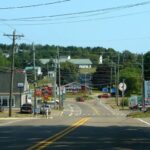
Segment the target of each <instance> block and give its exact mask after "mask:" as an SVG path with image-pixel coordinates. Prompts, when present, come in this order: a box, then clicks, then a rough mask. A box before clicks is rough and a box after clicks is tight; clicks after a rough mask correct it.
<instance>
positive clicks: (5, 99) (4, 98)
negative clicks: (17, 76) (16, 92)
mask: <svg viewBox="0 0 150 150" xmlns="http://www.w3.org/2000/svg"><path fill="white" fill-rule="evenodd" d="M0 105H2V106H5V107H8V106H9V96H1V97H0ZM12 106H13V107H14V106H15V97H12Z"/></svg>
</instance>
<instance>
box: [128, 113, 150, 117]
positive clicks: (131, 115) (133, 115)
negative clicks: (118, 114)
mask: <svg viewBox="0 0 150 150" xmlns="http://www.w3.org/2000/svg"><path fill="white" fill-rule="evenodd" d="M127 116H128V117H132V118H146V117H150V111H147V112H143V111H138V112H132V113H130V114H128V115H127Z"/></svg>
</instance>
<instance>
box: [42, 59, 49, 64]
mask: <svg viewBox="0 0 150 150" xmlns="http://www.w3.org/2000/svg"><path fill="white" fill-rule="evenodd" d="M39 60H40V62H41V63H42V64H43V65H45V64H47V63H49V61H50V59H39Z"/></svg>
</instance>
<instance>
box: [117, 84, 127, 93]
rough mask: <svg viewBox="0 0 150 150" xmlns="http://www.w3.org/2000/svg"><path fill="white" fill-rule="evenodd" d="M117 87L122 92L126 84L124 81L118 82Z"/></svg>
mask: <svg viewBox="0 0 150 150" xmlns="http://www.w3.org/2000/svg"><path fill="white" fill-rule="evenodd" d="M118 88H119V90H120V91H122V92H123V91H125V90H126V89H127V85H126V84H125V83H119V86H118Z"/></svg>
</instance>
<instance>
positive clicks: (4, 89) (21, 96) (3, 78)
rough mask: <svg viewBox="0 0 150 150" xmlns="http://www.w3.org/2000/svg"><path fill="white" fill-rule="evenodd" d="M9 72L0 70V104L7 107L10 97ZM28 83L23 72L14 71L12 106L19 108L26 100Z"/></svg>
mask: <svg viewBox="0 0 150 150" xmlns="http://www.w3.org/2000/svg"><path fill="white" fill-rule="evenodd" d="M10 79H11V74H10V72H0V105H2V106H4V107H9V97H10ZM28 91H29V84H28V82H27V77H26V73H25V72H16V71H15V73H14V81H13V93H12V107H15V108H19V107H20V105H22V104H24V103H26V102H27V94H28Z"/></svg>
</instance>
